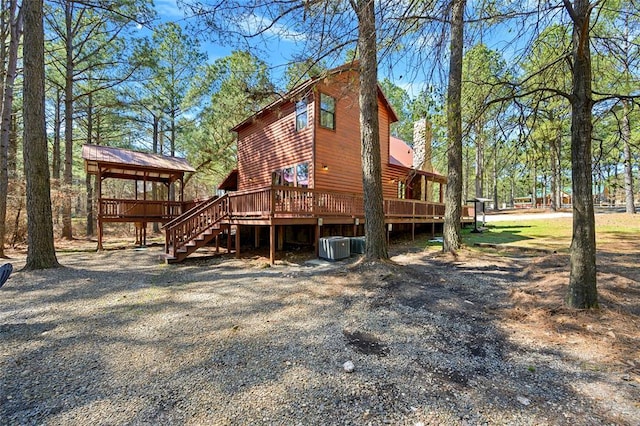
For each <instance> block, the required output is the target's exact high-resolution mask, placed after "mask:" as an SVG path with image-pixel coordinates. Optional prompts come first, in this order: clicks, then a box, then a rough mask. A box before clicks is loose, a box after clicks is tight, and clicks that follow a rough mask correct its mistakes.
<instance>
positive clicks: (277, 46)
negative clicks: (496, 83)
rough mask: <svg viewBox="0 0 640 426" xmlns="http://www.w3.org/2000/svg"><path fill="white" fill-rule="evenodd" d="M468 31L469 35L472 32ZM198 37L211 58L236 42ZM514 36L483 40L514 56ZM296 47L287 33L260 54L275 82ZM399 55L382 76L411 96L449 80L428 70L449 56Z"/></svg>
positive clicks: (160, 1) (163, 5) (162, 2)
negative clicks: (409, 59) (414, 58)
mask: <svg viewBox="0 0 640 426" xmlns="http://www.w3.org/2000/svg"><path fill="white" fill-rule="evenodd" d="M154 3H155V8H156V11H157V12H158V16H159V18H160V21H161V22H167V21H174V22H178V23H180V24H182V25H183V26H185V27H186V26H188V25H189V24H195V22H193V21H192V20H190V19H189V18H185V16H184V12H183V10H182V9H181V8H179V7H178V6H177V4H176V0H155V2H154ZM470 3H471V4H472V3H473V1H471V2H470ZM191 19H193V18H191ZM254 19H258V18H254ZM238 25H247V26H251V25H255V26H257V25H258V24H257V23H253V24H252V22H251V20H250V19H247V20H246V21H245V22H244V23H238ZM277 30H280V33H281V34H282V33H285V34H286V33H287V32H288V31H290V30H288V29H286V28H283V27H279V28H276V31H277ZM467 34H468V35H469V33H467ZM196 36H198V34H196ZM198 38H199V39H200V42H201V47H202V50H203V51H204V52H206V53H207V55H208V58H209V62H213V61H215V60H216V59H219V58H222V57H225V56H228V55H229V54H231V52H232V50H233V46H222V45H219V44H216V43H213V42H211V41H210V40H209V37H208V35H207V34H206V33H205V32H202V33H201V34H200V37H198ZM474 38H475V37H474ZM512 38H513V34H511V35H509V34H507V31H506V30H505V29H503V30H494V31H492V34H490V35H488V36H486V37H485V39H484V40H483V41H484V42H485V43H486V44H487V45H488V46H489V48H493V49H496V50H502V51H504V52H505V55H506V56H513V55H514V49H517V48H518V47H517V44H518V42H517V41H516V44H515V45H514V44H512V45H509V43H508V42H507V41H506V40H508V39H512ZM525 38H526V37H525ZM426 44H427V45H428V44H429V41H428V40H427V41H426ZM295 49H296V46H295V44H294V43H293V42H292V41H291V40H289V39H287V37H284V38H281V39H280V41H278V42H275V41H274V44H273V45H271V46H269V49H268V54H264V53H258V56H259V57H260V58H261V59H262V60H264V61H266V62H267V63H268V64H269V65H271V67H272V77H273V78H274V79H275V80H276V83H280V81H278V80H279V79H280V78H281V77H282V74H283V72H284V69H285V66H286V63H287V62H288V59H289V58H290V57H291V55H292V54H293V53H294V52H295ZM445 51H446V49H445ZM397 56H398V57H397V58H395V59H394V60H393V61H382V62H381V64H380V66H379V70H378V73H379V79H380V80H382V79H384V78H385V77H388V78H389V79H390V80H391V81H392V82H394V83H395V84H397V85H399V86H400V87H402V88H404V89H405V90H407V92H408V93H409V94H410V95H411V96H415V95H417V94H418V93H419V92H420V91H421V90H423V89H424V88H425V87H426V86H428V84H429V83H428V80H429V79H431V78H435V79H434V80H433V81H432V85H435V86H443V85H445V84H446V82H443V81H440V80H439V79H438V78H437V77H439V76H429V75H427V74H428V73H429V70H430V69H436V70H445V68H446V67H447V66H448V59H447V58H443V59H442V62H441V63H436V64H434V63H429V60H428V59H427V60H425V61H424V62H422V63H421V64H420V66H419V67H418V66H413V67H411V66H409V65H407V63H406V62H405V61H404V60H403V58H402V57H401V55H397ZM390 63H391V64H390ZM330 65H337V64H330ZM440 74H441V75H440V76H444V75H446V74H445V73H440ZM445 81H446V79H445Z"/></svg>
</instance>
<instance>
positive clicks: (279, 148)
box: [83, 63, 473, 263]
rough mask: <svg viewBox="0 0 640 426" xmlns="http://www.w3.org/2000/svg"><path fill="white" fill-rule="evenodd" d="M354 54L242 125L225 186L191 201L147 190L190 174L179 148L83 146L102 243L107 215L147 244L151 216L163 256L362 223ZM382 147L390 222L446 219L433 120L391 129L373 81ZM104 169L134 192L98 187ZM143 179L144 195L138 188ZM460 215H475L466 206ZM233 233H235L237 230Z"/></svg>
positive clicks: (302, 236) (286, 242)
mask: <svg viewBox="0 0 640 426" xmlns="http://www.w3.org/2000/svg"><path fill="white" fill-rule="evenodd" d="M358 85H359V75H358V70H357V63H354V64H349V65H346V66H342V67H339V68H336V69H333V70H331V71H329V72H327V73H326V74H324V75H323V76H319V77H315V78H311V79H309V80H308V81H306V82H305V83H303V84H301V85H299V86H297V87H296V88H294V89H293V90H292V91H290V92H289V93H287V94H286V95H285V96H283V97H281V98H280V99H278V100H277V101H275V102H273V103H272V104H270V105H268V106H267V107H265V108H263V109H262V110H261V111H259V112H258V113H256V114H254V115H253V116H251V117H249V118H248V119H246V120H245V121H243V122H242V123H239V124H238V125H236V126H235V127H234V128H233V129H232V130H233V131H234V132H236V133H237V138H238V142H237V143H238V146H237V152H238V163H237V168H236V169H234V170H233V171H232V172H231V173H230V174H229V175H228V176H227V177H226V179H225V180H224V181H223V182H222V183H221V184H220V186H219V189H220V190H221V191H224V195H222V196H219V197H212V198H210V199H208V200H205V201H201V202H197V203H194V202H191V203H185V202H184V201H183V190H182V187H183V185H182V184H181V185H180V188H181V190H180V196H179V201H171V200H170V199H167V200H165V201H154V200H152V199H148V198H147V189H146V188H147V187H148V185H147V184H148V183H150V182H159V183H162V184H164V185H166V186H167V191H166V193H167V194H168V193H169V192H170V191H169V190H168V189H169V188H170V187H171V186H172V185H175V183H177V182H180V183H182V182H183V177H184V173H185V172H194V171H195V170H194V169H193V168H192V167H191V166H190V165H189V164H188V163H186V161H185V160H184V159H180V158H174V157H164V156H160V155H154V154H143V153H136V152H133V151H128V150H122V149H117V148H110V147H98V146H93V145H87V146H85V147H83V157H84V159H85V169H86V171H87V173H88V174H95V175H96V177H97V182H98V228H99V239H98V248H99V249H100V248H102V234H103V223H107V222H134V223H136V229H138V233H137V235H136V242H137V243H140V244H144V242H145V237H146V224H147V223H148V222H161V223H163V227H164V230H165V236H166V238H165V253H166V259H167V262H169V263H172V262H179V261H182V260H183V259H185V258H186V257H187V256H189V255H190V254H192V253H193V252H195V251H196V250H197V249H198V248H200V247H203V246H204V245H206V244H208V243H209V242H211V241H212V240H214V239H215V243H216V250H218V248H219V236H221V235H224V236H226V241H227V249H228V250H229V251H231V250H232V249H233V247H232V246H233V245H234V244H233V241H235V252H236V256H238V255H239V254H240V250H241V247H243V246H245V247H247V246H252V247H255V248H257V247H260V246H268V247H269V257H270V261H271V263H273V262H274V261H275V255H276V251H277V250H282V249H283V248H285V247H286V246H290V245H315V248H316V253H317V250H318V241H319V238H320V237H323V236H331V235H342V236H358V235H363V234H364V226H363V225H364V221H365V215H364V206H363V186H362V185H363V182H362V164H361V154H360V124H359V106H358ZM378 108H379V125H380V151H381V170H382V186H383V196H384V212H385V222H386V223H387V225H388V226H387V229H388V232H391V231H392V230H393V231H408V232H411V233H412V235H413V234H414V233H415V230H416V227H430V228H431V231H432V232H434V230H435V226H436V225H438V224H442V223H443V222H444V208H445V207H444V202H443V201H444V192H445V185H446V178H445V177H444V176H442V175H440V174H438V173H436V172H435V171H434V170H433V168H432V167H431V165H430V164H431V161H430V158H431V147H430V145H431V142H430V129H429V128H428V127H427V123H426V122H424V121H423V122H422V123H419V125H418V126H416V129H415V130H414V133H415V135H414V148H415V149H412V148H411V147H409V146H408V145H407V144H406V143H404V142H403V141H401V140H400V139H397V138H394V137H393V136H391V134H390V126H391V124H392V123H393V122H395V121H397V120H398V118H397V116H396V113H395V112H394V111H393V108H392V107H391V105H390V104H389V102H388V100H387V98H386V97H385V95H384V93H383V92H382V89H381V88H380V87H378ZM106 178H119V179H130V180H134V181H135V185H136V192H135V194H136V196H135V199H134V200H122V199H110V198H104V197H103V195H102V189H101V188H102V187H101V185H102V181H103V180H104V179H106ZM140 184H142V187H143V188H144V189H143V190H142V191H141V194H140V195H139V194H138V190H137V188H138V187H139V186H140ZM461 221H463V222H472V221H473V218H472V217H471V216H470V215H469V212H468V211H467V210H466V209H463V217H462V218H461ZM234 237H235V238H234Z"/></svg>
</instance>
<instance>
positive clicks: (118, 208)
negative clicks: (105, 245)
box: [98, 198, 183, 222]
mask: <svg viewBox="0 0 640 426" xmlns="http://www.w3.org/2000/svg"><path fill="white" fill-rule="evenodd" d="M182 211H183V203H182V202H181V201H154V200H123V199H119V198H101V199H100V200H98V215H99V217H100V218H101V219H156V220H169V219H171V218H174V217H176V216H179V215H180V214H181V213H182ZM148 221H149V222H151V221H152V220H148Z"/></svg>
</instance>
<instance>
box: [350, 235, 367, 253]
mask: <svg viewBox="0 0 640 426" xmlns="http://www.w3.org/2000/svg"><path fill="white" fill-rule="evenodd" d="M349 241H350V242H351V254H356V253H357V254H362V253H364V251H365V247H366V246H365V244H366V240H365V237H349Z"/></svg>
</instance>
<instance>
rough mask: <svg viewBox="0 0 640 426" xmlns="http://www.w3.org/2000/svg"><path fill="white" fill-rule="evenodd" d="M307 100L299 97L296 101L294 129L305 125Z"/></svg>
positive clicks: (306, 120)
mask: <svg viewBox="0 0 640 426" xmlns="http://www.w3.org/2000/svg"><path fill="white" fill-rule="evenodd" d="M307 123H308V118H307V100H306V99H301V100H299V101H298V102H296V130H302V129H304V128H306V127H307Z"/></svg>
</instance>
